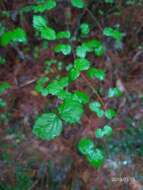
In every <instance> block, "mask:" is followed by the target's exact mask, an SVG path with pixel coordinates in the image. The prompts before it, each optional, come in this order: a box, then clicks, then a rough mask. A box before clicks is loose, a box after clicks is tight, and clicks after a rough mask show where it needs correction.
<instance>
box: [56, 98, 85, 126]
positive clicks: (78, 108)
mask: <svg viewBox="0 0 143 190" xmlns="http://www.w3.org/2000/svg"><path fill="white" fill-rule="evenodd" d="M58 110H59V114H60V116H61V118H62V119H63V120H64V121H66V122H68V123H76V122H79V121H80V118H81V116H82V114H83V107H82V104H80V103H79V102H78V101H73V100H70V99H65V100H64V102H63V103H62V104H61V105H60V106H59V108H58Z"/></svg>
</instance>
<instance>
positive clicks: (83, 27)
mask: <svg viewBox="0 0 143 190" xmlns="http://www.w3.org/2000/svg"><path fill="white" fill-rule="evenodd" d="M80 30H81V34H82V35H87V34H89V32H90V28H89V24H87V23H82V24H81V25H80Z"/></svg>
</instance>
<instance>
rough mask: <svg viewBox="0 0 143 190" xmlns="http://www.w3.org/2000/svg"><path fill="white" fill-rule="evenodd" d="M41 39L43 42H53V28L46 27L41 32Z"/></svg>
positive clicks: (54, 37) (54, 35)
mask: <svg viewBox="0 0 143 190" xmlns="http://www.w3.org/2000/svg"><path fill="white" fill-rule="evenodd" d="M41 38H42V39H44V40H55V39H56V32H55V30H54V29H53V28H51V27H48V26H47V27H46V28H43V29H42V30H41Z"/></svg>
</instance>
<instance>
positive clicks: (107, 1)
mask: <svg viewBox="0 0 143 190" xmlns="http://www.w3.org/2000/svg"><path fill="white" fill-rule="evenodd" d="M104 1H105V3H114V0H104Z"/></svg>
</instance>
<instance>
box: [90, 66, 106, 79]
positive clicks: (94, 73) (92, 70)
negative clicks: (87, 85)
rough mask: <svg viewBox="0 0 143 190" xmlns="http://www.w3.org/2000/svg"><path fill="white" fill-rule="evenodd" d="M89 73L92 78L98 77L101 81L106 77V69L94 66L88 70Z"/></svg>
mask: <svg viewBox="0 0 143 190" xmlns="http://www.w3.org/2000/svg"><path fill="white" fill-rule="evenodd" d="M87 75H88V77H89V78H91V79H94V78H97V79H99V80H101V81H102V80H104V79H105V71H104V70H102V69H97V68H94V67H90V69H89V70H88V71H87Z"/></svg>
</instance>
